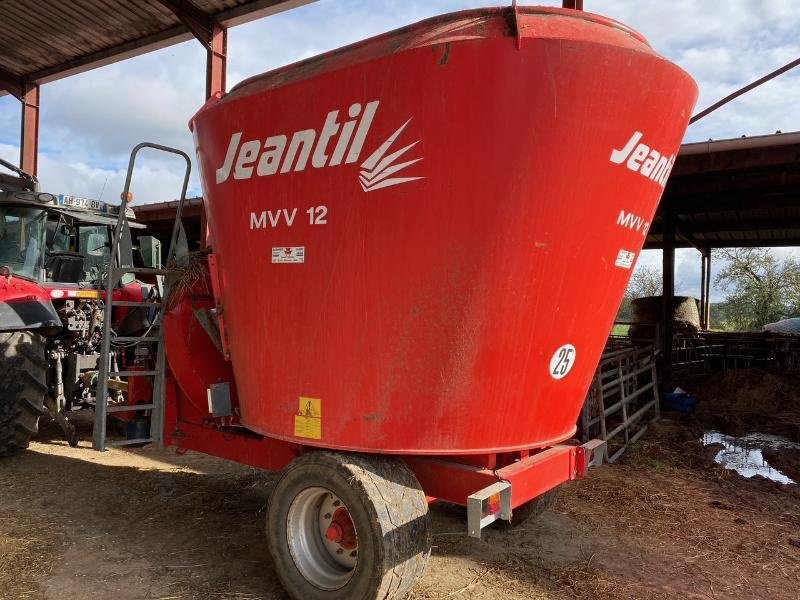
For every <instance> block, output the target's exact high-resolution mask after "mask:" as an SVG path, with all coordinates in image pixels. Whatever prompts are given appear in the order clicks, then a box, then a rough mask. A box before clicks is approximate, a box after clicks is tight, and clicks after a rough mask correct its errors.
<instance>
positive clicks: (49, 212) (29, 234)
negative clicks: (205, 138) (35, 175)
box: [0, 191, 143, 287]
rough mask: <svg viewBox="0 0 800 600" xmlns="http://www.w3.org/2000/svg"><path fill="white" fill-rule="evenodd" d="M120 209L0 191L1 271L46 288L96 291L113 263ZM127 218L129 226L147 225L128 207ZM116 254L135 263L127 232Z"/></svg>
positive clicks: (67, 198)
mask: <svg viewBox="0 0 800 600" xmlns="http://www.w3.org/2000/svg"><path fill="white" fill-rule="evenodd" d="M118 210H119V209H118V207H114V206H111V205H109V204H106V203H105V202H100V201H97V200H89V199H86V198H78V197H75V196H66V195H63V194H62V195H58V196H55V195H53V194H48V193H42V192H19V191H18V192H8V191H0V267H4V268H5V269H4V272H7V273H8V274H10V275H14V276H16V277H23V278H25V279H28V280H31V281H35V282H37V283H39V284H40V285H42V286H44V287H52V286H54V285H62V284H66V285H67V286H76V287H97V286H99V285H100V284H101V283H102V278H103V275H104V273H105V272H106V271H107V268H108V265H109V262H110V259H111V245H112V244H111V242H112V239H113V231H114V227H115V226H116V225H117V220H118V216H119V215H118ZM126 216H127V217H128V219H127V224H128V226H129V227H130V228H141V227H143V225H141V224H139V223H135V222H133V221H132V219H133V218H134V215H133V211H131V210H130V209H127V215H126ZM118 252H119V254H120V257H119V258H120V260H121V262H123V263H124V264H132V261H133V248H132V240H131V233H130V229H128V228H126V229H125V231H122V232H121V237H120V245H119V249H118ZM123 283H126V282H123Z"/></svg>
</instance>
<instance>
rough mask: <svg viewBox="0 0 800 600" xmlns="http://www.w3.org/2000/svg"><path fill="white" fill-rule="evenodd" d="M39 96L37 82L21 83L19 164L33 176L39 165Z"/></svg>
mask: <svg viewBox="0 0 800 600" xmlns="http://www.w3.org/2000/svg"><path fill="white" fill-rule="evenodd" d="M39 97H40V96H39V84H38V83H29V82H26V83H24V84H23V86H22V98H21V100H22V125H21V127H20V142H19V166H20V168H21V169H22V170H23V171H25V172H27V173H30V174H31V175H34V176H35V175H36V172H37V170H38V166H39Z"/></svg>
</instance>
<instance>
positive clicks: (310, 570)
mask: <svg viewBox="0 0 800 600" xmlns="http://www.w3.org/2000/svg"><path fill="white" fill-rule="evenodd" d="M286 533H287V543H288V545H289V550H290V552H291V554H292V559H293V560H294V563H295V565H296V566H297V569H298V570H299V571H300V572H301V573H302V574H303V576H304V577H305V578H306V579H307V580H308V581H309V582H310V583H312V584H313V585H314V586H316V587H318V588H320V589H323V590H336V589H339V588H341V587H343V586H344V585H345V584H346V583H347V582H348V581H349V580H350V577H352V574H353V571H354V570H355V568H356V565H357V564H358V535H357V532H356V528H355V525H354V523H353V519H352V517H351V516H350V511H349V510H348V509H347V507H346V506H345V505H344V503H343V502H342V501H341V499H340V498H339V497H338V496H336V494H334V493H333V492H331V491H330V490H327V489H325V488H321V487H314V488H307V489H305V490H303V491H302V492H300V493H299V494H297V496H295V498H294V500H293V501H292V504H291V506H290V507H289V513H288V515H287V528H286Z"/></svg>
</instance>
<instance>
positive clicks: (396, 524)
mask: <svg viewBox="0 0 800 600" xmlns="http://www.w3.org/2000/svg"><path fill="white" fill-rule="evenodd" d="M312 487H323V488H326V489H328V490H330V491H331V492H333V493H334V494H336V496H338V497H339V498H340V499H341V500H342V502H343V503H344V504H345V505H346V506H347V508H348V510H349V511H350V516H351V518H352V520H353V524H354V525H355V528H356V531H357V534H358V562H357V564H356V566H355V569H354V571H353V574H352V576H351V577H350V579H349V580H348V581H347V583H345V584H344V586H343V587H341V588H339V589H336V590H323V589H320V588H319V587H316V586H314V585H313V584H312V583H311V582H309V581H308V580H307V579H306V578H305V577H304V576H303V574H302V573H301V572H300V571H299V570H298V568H297V566H296V564H295V561H294V559H293V558H292V555H291V551H290V548H289V545H288V542H287V517H288V514H289V508H290V506H291V504H292V501H293V500H294V498H295V497H297V495H298V494H299V493H300V492H302V491H303V490H305V489H308V488H312ZM267 536H268V541H269V549H270V553H271V555H272V559H273V561H274V563H275V571H276V572H277V574H278V578H279V579H280V580H281V583H282V584H283V587H284V589H285V590H286V591H287V592H288V593H289V595H290V596H291V597H292V598H295V599H297V600H301V599H302V600H331V599H334V598H336V599H338V598H347V599H348V600H376V599H382V600H383V599H387V600H388V599H390V598H402V597H404V596H405V594H406V593H408V591H409V590H410V589H411V588H412V586H413V585H414V584H415V583H416V582H417V581H418V579H419V578H420V577H421V576H422V573H423V572H424V570H425V565H426V564H427V562H428V557H429V556H430V549H431V524H430V515H429V513H428V503H427V500H426V498H425V493H424V492H423V491H422V489H421V488H420V485H419V482H418V481H417V478H416V477H415V476H414V474H413V473H412V472H411V470H410V469H409V468H408V466H407V465H406V464H405V463H404V462H402V461H401V460H398V459H396V458H391V457H385V456H377V455H360V454H350V453H341V452H327V451H317V452H310V453H308V454H303V455H301V456H300V457H298V458H297V459H295V460H294V461H293V462H292V463H291V464H290V465H289V466H288V467H287V468H286V470H285V471H284V472H283V475H282V476H281V479H280V480H279V481H278V483H277V485H276V486H275V489H274V491H273V492H272V495H271V497H270V501H269V508H268V511H267Z"/></svg>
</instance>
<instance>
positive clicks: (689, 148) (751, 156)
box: [646, 133, 800, 248]
mask: <svg viewBox="0 0 800 600" xmlns="http://www.w3.org/2000/svg"><path fill="white" fill-rule="evenodd" d="M670 220H671V221H672V222H673V223H674V226H675V232H676V238H677V239H676V242H677V245H678V247H692V246H694V247H701V248H702V247H711V248H716V247H734V246H800V133H784V134H775V135H770V136H759V137H758V138H736V139H732V140H720V141H717V142H708V143H701V144H684V145H683V146H682V147H681V152H680V153H679V155H678V158H677V160H676V162H675V168H674V170H673V172H672V175H671V177H670V179H669V182H668V183H667V188H666V190H665V191H664V197H663V199H662V201H661V204H660V205H659V208H658V212H657V213H656V217H655V219H654V220H653V225H652V227H651V229H650V232H649V234H648V236H647V242H646V247H647V248H660V247H662V245H663V243H664V231H665V223H666V222H667V221H670Z"/></svg>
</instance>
